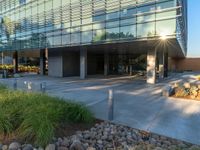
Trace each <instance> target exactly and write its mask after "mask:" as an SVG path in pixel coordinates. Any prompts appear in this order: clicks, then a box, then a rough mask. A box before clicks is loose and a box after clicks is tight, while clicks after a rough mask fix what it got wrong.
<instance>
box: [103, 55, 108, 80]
mask: <svg viewBox="0 0 200 150" xmlns="http://www.w3.org/2000/svg"><path fill="white" fill-rule="evenodd" d="M108 72H109V54H108V53H105V54H104V76H107V75H108Z"/></svg>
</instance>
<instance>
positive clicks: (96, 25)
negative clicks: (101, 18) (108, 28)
mask: <svg viewBox="0 0 200 150" xmlns="http://www.w3.org/2000/svg"><path fill="white" fill-rule="evenodd" d="M102 28H105V23H95V24H93V29H94V30H95V29H102Z"/></svg>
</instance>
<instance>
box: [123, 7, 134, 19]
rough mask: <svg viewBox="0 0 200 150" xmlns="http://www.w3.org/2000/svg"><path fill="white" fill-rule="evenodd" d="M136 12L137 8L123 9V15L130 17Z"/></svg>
mask: <svg viewBox="0 0 200 150" xmlns="http://www.w3.org/2000/svg"><path fill="white" fill-rule="evenodd" d="M135 14H136V8H135V7H133V8H129V9H123V10H122V11H121V15H120V16H121V17H130V16H134V15H135Z"/></svg>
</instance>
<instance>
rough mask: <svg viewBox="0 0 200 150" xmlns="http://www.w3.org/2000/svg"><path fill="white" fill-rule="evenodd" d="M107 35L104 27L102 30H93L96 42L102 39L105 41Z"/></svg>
mask: <svg viewBox="0 0 200 150" xmlns="http://www.w3.org/2000/svg"><path fill="white" fill-rule="evenodd" d="M105 35H106V32H105V30H104V29H102V30H94V31H93V41H94V42H100V41H103V40H105V37H106V36H105Z"/></svg>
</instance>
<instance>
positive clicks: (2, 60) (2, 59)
mask: <svg viewBox="0 0 200 150" xmlns="http://www.w3.org/2000/svg"><path fill="white" fill-rule="evenodd" d="M1 64H2V65H3V64H4V54H3V51H2V52H1Z"/></svg>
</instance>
